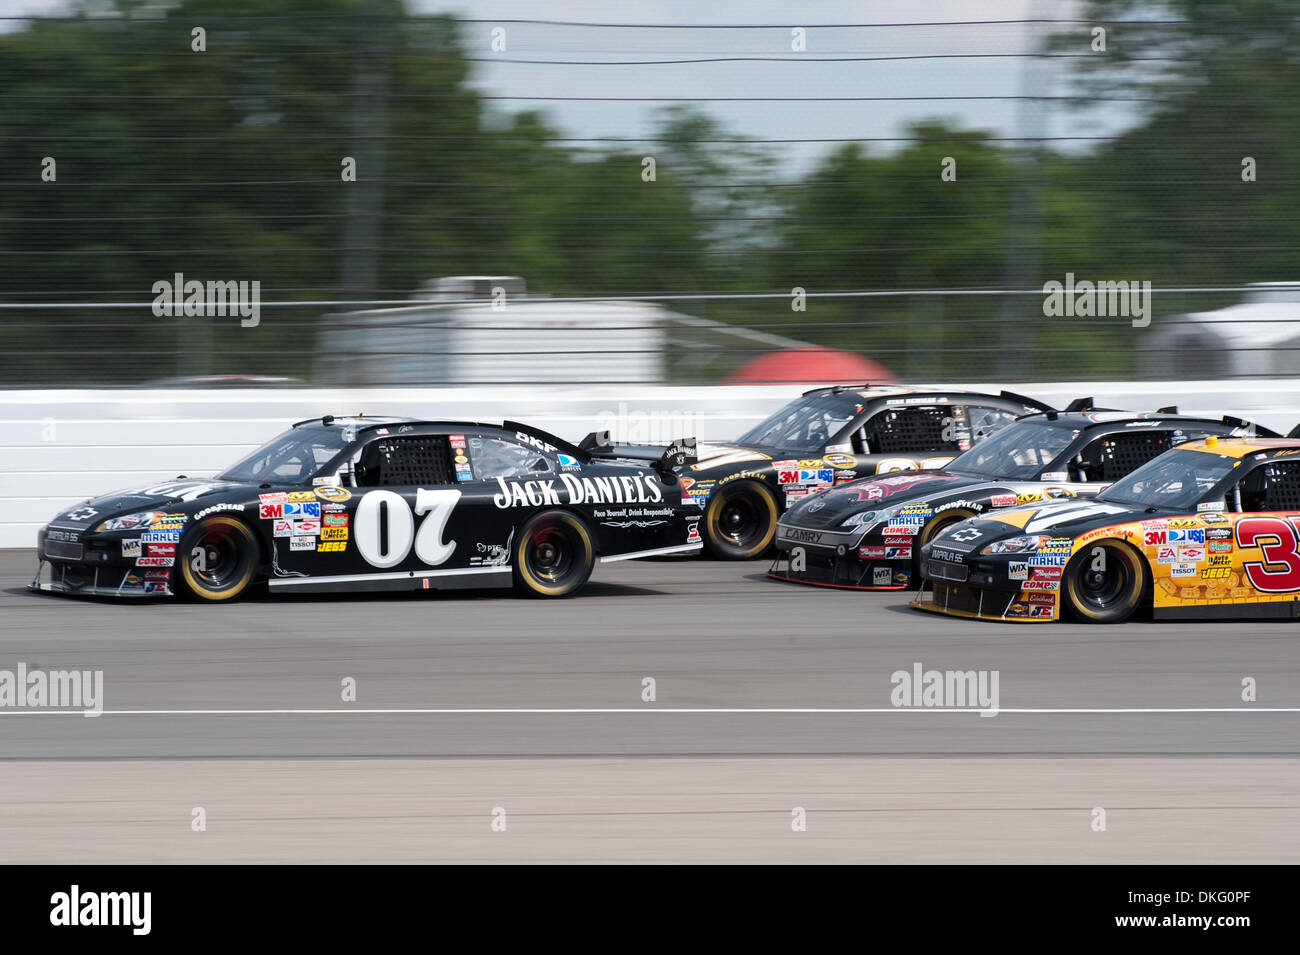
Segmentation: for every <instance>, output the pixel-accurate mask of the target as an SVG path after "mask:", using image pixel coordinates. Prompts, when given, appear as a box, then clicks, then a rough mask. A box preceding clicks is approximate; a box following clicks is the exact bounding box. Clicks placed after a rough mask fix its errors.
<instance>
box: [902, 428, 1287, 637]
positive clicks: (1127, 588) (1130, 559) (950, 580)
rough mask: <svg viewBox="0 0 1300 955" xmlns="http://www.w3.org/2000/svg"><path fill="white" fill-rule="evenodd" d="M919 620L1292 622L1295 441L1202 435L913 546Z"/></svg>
mask: <svg viewBox="0 0 1300 955" xmlns="http://www.w3.org/2000/svg"><path fill="white" fill-rule="evenodd" d="M921 566H922V571H923V573H924V576H925V579H926V582H928V583H931V584H933V592H931V593H926V592H924V591H922V593H920V594H918V596H917V599H916V600H915V601H914V602H913V604H912V606H914V607H918V608H920V609H922V610H933V611H937V612H939V613H947V614H953V615H955V616H962V617H979V618H981V619H988V620H1011V621H1050V620H1055V619H1057V618H1058V617H1059V616H1060V615H1061V613H1062V612H1063V611H1064V612H1066V613H1068V614H1069V615H1070V616H1071V617H1074V618H1075V619H1077V620H1082V621H1087V622H1096V623H1118V622H1119V621H1121V620H1125V619H1127V618H1128V617H1129V616H1130V615H1132V614H1133V613H1134V612H1135V611H1137V610H1139V609H1142V608H1146V607H1150V608H1152V610H1153V612H1154V616H1155V617H1156V618H1157V619H1161V618H1174V619H1186V618H1195V617H1293V618H1294V617H1297V616H1300V441H1297V440H1295V439H1294V438H1283V439H1267V438H1260V439H1256V438H1226V439H1225V438H1214V437H1210V438H1206V439H1205V440H1204V441H1196V442H1192V443H1188V444H1184V445H1181V446H1179V447H1178V448H1175V449H1174V450H1172V451H1169V452H1167V453H1165V454H1162V455H1161V456H1160V457H1158V458H1156V459H1155V460H1154V461H1151V462H1150V463H1148V464H1146V465H1144V466H1143V467H1141V468H1138V469H1137V470H1136V471H1134V472H1133V473H1132V474H1130V475H1129V476H1128V477H1126V478H1124V479H1123V480H1120V481H1118V482H1116V483H1115V484H1112V485H1111V486H1110V487H1109V488H1107V489H1106V490H1105V491H1103V492H1102V493H1101V494H1099V495H1098V496H1097V497H1096V498H1095V499H1093V500H1091V501H1073V502H1068V501H1067V502H1053V503H1051V504H1048V505H1045V506H1042V507H1038V508H1018V509H1017V508H1013V509H1010V510H1007V511H999V512H997V513H995V514H990V515H988V516H985V517H980V518H976V519H972V520H968V521H963V522H962V523H960V524H956V525H953V526H950V527H948V528H947V529H946V530H945V531H944V532H943V533H941V534H939V535H937V536H935V538H934V539H933V540H932V541H931V542H930V543H929V544H927V545H926V546H925V547H924V548H923V549H922V564H921Z"/></svg>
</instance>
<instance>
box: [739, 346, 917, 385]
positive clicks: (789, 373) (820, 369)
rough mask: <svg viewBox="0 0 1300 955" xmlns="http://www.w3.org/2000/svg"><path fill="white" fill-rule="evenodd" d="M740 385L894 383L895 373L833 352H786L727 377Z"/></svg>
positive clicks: (764, 357)
mask: <svg viewBox="0 0 1300 955" xmlns="http://www.w3.org/2000/svg"><path fill="white" fill-rule="evenodd" d="M726 380H727V382H728V383H729V384H733V385H739V384H755V385H756V384H771V385H786V384H791V385H820V384H843V383H850V384H862V383H863V382H868V381H869V382H872V383H873V384H874V383H875V382H884V383H888V382H892V381H894V373H893V372H891V371H890V370H889V369H888V368H886V367H884V366H883V365H878V364H876V362H874V361H872V360H871V359H870V358H864V357H863V356H861V355H855V354H853V352H847V351H837V350H835V349H833V348H787V349H785V350H784V351H774V352H768V353H767V354H766V355H759V356H758V357H757V358H754V359H752V360H751V361H748V362H746V363H745V364H744V365H742V366H741V367H739V368H737V369H736V370H735V371H733V372H732V373H731V374H729V375H728V376H727V379H726Z"/></svg>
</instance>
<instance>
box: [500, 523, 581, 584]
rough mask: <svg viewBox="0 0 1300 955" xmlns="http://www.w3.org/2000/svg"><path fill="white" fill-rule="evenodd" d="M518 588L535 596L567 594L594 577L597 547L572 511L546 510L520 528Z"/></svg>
mask: <svg viewBox="0 0 1300 955" xmlns="http://www.w3.org/2000/svg"><path fill="white" fill-rule="evenodd" d="M513 556H514V579H515V589H516V590H518V591H519V592H520V593H524V594H528V595H529V596H532V597H567V596H569V595H570V594H572V593H573V592H575V591H576V590H578V589H579V588H580V587H581V586H582V585H583V584H585V583H586V582H587V578H588V577H590V576H591V569H592V567H593V566H595V563H596V548H595V545H594V544H593V543H592V539H591V532H590V531H589V530H588V529H587V525H586V524H584V523H583V522H582V521H581V520H580V519H579V518H578V517H577V516H576V515H574V514H570V513H569V512H568V511H543V512H542V513H540V514H536V515H534V516H533V517H531V518H530V519H529V520H528V522H527V523H525V524H524V526H523V527H522V528H520V531H519V541H518V543H516V544H515V552H514V555H513Z"/></svg>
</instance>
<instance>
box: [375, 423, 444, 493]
mask: <svg viewBox="0 0 1300 955" xmlns="http://www.w3.org/2000/svg"><path fill="white" fill-rule="evenodd" d="M355 474H356V483H357V485H358V486H360V487H404V486H414V485H430V484H452V483H454V475H453V473H452V466H451V454H450V452H449V448H448V445H447V438H446V436H445V435H417V436H411V437H403V438H381V439H379V440H378V441H371V442H370V443H369V444H367V445H366V446H365V448H364V449H363V450H362V452H361V457H360V458H359V459H358V461H357V465H356V468H355Z"/></svg>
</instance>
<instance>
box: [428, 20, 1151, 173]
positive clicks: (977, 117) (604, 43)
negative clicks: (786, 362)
mask: <svg viewBox="0 0 1300 955" xmlns="http://www.w3.org/2000/svg"><path fill="white" fill-rule="evenodd" d="M417 9H420V10H427V11H439V12H450V13H454V14H455V15H457V16H461V17H473V18H477V19H491V18H501V19H507V18H527V19H539V18H545V19H556V20H571V21H583V22H607V23H629V24H630V23H636V24H650V23H655V24H775V25H776V26H774V28H772V29H770V30H709V29H672V30H650V29H633V28H620V29H596V28H586V29H583V28H576V27H569V26H541V25H525V24H516V25H511V24H505V28H506V31H507V45H508V49H507V51H506V52H505V53H493V52H492V51H491V47H490V43H491V30H492V27H493V24H491V23H479V24H470V25H468V26H467V27H466V35H467V37H468V38H469V40H470V43H471V45H472V47H473V49H472V50H471V55H476V56H481V57H484V58H485V59H486V62H480V63H478V64H477V66H478V73H477V76H476V79H475V85H476V86H477V87H478V88H479V89H481V90H482V91H483V92H485V93H493V94H497V95H528V96H546V95H554V96H564V95H568V96H574V95H593V94H595V95H607V96H810V97H820V96H911V97H928V96H934V97H945V96H954V95H959V96H988V97H999V96H1015V95H1023V94H1026V93H1030V94H1033V95H1061V94H1064V93H1067V92H1069V82H1068V70H1069V66H1070V61H1069V60H1063V59H1062V60H1056V61H1053V62H1050V63H1045V62H1043V61H1039V60H1034V59H1029V58H1025V57H988V58H985V57H971V56H969V54H977V53H978V54H984V53H1000V54H1016V53H1026V52H1032V51H1033V50H1034V49H1035V48H1036V42H1037V41H1038V40H1040V39H1041V38H1042V37H1043V35H1044V33H1043V31H1044V29H1045V28H1044V27H1043V26H1042V25H1029V24H1020V23H1016V24H981V25H975V24H971V23H969V22H967V23H966V24H965V25H959V26H945V25H939V24H941V23H943V22H944V21H978V20H1023V19H1033V18H1052V19H1069V18H1074V17H1078V16H1079V13H1080V9H1081V4H1080V3H1078V2H1077V0H930V2H926V3H915V4H901V3H898V2H897V0H821V2H819V3H816V4H807V3H791V2H775V0H714V2H711V3H708V4H702V3H699V2H695V0H637V2H633V3H622V4H610V3H608V2H601V0H550V2H548V3H544V4H541V3H537V2H534V0H460V2H453V3H447V2H446V0H417ZM917 22H923V23H924V25H921V26H889V27H879V28H872V29H830V28H827V29H816V28H812V27H809V28H808V34H807V44H808V51H807V53H806V54H795V53H794V52H792V50H791V48H790V41H791V33H790V31H791V28H792V27H795V26H801V25H809V24H815V23H821V24H833V23H872V24H877V23H894V24H897V23H917ZM1058 28H1059V29H1066V30H1069V31H1070V32H1071V33H1074V34H1077V36H1078V38H1079V48H1080V51H1081V52H1083V51H1089V43H1090V41H1091V34H1090V26H1089V25H1088V24H1085V23H1079V24H1075V25H1072V26H1070V25H1066V26H1060V27H1058ZM939 53H954V54H967V56H965V57H963V58H960V59H956V58H955V59H937V58H927V59H895V60H882V61H877V62H841V63H834V62H830V63H814V62H808V61H810V60H813V59H815V58H817V57H819V56H824V57H833V56H909V55H922V56H926V57H933V55H934V54H939ZM711 55H720V56H745V55H760V56H782V57H794V56H800V60H799V61H798V62H791V63H773V62H741V63H698V64H676V65H655V66H546V65H526V64H515V63H508V62H505V61H506V60H509V59H569V60H584V59H585V60H627V59H633V60H635V59H675V58H690V57H707V56H711ZM496 105H497V107H498V108H502V107H510V108H523V107H525V106H527V107H541V108H544V109H545V110H546V112H547V113H548V115H550V116H551V117H552V118H553V121H554V122H556V124H557V125H559V126H560V127H562V128H563V129H564V130H565V131H566V132H567V133H568V134H569V135H573V136H578V137H588V136H629V137H630V136H644V135H648V134H650V133H651V132H652V130H653V127H654V124H653V118H654V111H655V109H656V108H657V106H656V104H653V103H583V102H557V103H549V104H548V103H527V102H524V101H504V102H499V103H497V104H496ZM697 105H698V106H699V107H700V108H703V109H706V110H707V111H708V112H710V113H711V114H712V115H714V116H715V117H717V118H718V119H719V120H720V121H722V122H723V123H724V124H725V126H726V128H727V130H728V131H729V132H730V133H732V134H733V135H736V136H739V137H753V138H764V139H800V140H807V139H825V138H837V137H869V138H879V137H895V136H900V135H904V134H905V132H906V127H907V124H908V123H910V122H913V121H916V120H918V119H924V118H929V117H945V118H948V119H950V120H952V121H954V122H955V123H957V124H959V125H961V126H964V127H970V128H977V129H986V130H990V131H992V132H993V134H994V135H998V136H1021V135H1031V136H1033V135H1045V136H1054V137H1056V136H1060V137H1065V136H1071V135H1087V136H1098V135H1109V134H1113V133H1114V132H1116V131H1119V130H1122V129H1124V128H1126V127H1127V126H1129V125H1131V124H1133V123H1134V122H1135V121H1136V120H1137V119H1138V117H1137V115H1136V114H1135V112H1134V111H1133V109H1132V108H1131V106H1130V104H1124V103H1119V104H1116V103H1109V104H1103V105H1101V106H1098V107H1096V108H1088V109H1082V110H1080V109H1067V108H1066V106H1065V105H1064V104H1060V103H1056V104H1052V105H1051V106H1050V107H1048V108H1046V109H1045V110H1042V111H1041V112H1039V113H1038V114H1037V115H1035V110H1034V108H1033V107H1030V108H1028V109H1026V108H1025V107H1024V106H1022V104H1020V103H1018V102H1017V101H1015V100H1006V99H987V100H961V101H948V102H944V101H942V100H941V99H939V100H909V101H894V102H858V103H843V102H840V103H835V102H784V103H782V102H766V103H764V102H756V103H736V102H718V103H700V104H697ZM899 145H900V144H899V143H897V142H877V143H870V144H868V146H867V148H868V149H869V150H870V151H873V152H875V151H890V150H893V149H896V148H898V147H899ZM1055 147H1056V148H1058V149H1062V150H1067V151H1077V150H1080V149H1085V148H1087V147H1088V144H1087V143H1086V142H1083V141H1061V142H1057V143H1055ZM773 148H774V149H776V150H778V152H777V155H781V156H784V157H786V158H787V159H789V160H791V161H792V162H793V164H794V165H796V166H804V165H806V164H807V163H808V162H809V161H810V160H812V159H814V158H815V157H816V156H818V155H821V154H823V153H824V152H825V151H826V150H827V149H829V148H833V147H832V146H830V145H826V144H815V143H809V144H806V145H801V146H793V147H773Z"/></svg>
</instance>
